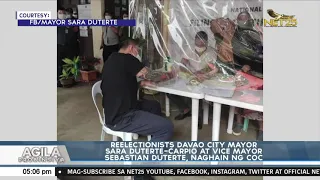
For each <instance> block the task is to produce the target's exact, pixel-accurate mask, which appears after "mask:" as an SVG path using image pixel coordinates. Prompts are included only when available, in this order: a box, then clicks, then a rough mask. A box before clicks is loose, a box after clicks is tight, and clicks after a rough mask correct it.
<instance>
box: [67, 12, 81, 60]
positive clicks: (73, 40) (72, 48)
mask: <svg viewBox="0 0 320 180" xmlns="http://www.w3.org/2000/svg"><path fill="white" fill-rule="evenodd" d="M66 19H72V20H75V19H76V18H75V17H73V9H72V8H68V9H66ZM66 32H67V34H66V42H67V45H66V46H67V57H68V58H70V59H73V58H74V57H77V56H78V55H79V51H80V49H79V27H77V26H68V27H66Z"/></svg>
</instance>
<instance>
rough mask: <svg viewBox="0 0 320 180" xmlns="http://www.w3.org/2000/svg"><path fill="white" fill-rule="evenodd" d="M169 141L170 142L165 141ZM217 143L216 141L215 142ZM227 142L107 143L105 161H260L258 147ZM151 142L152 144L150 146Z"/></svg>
mask: <svg viewBox="0 0 320 180" xmlns="http://www.w3.org/2000/svg"><path fill="white" fill-rule="evenodd" d="M168 143H170V142H168ZM217 143H218V144H217ZM236 144H237V143H233V142H228V143H226V144H223V142H176V143H174V144H152V142H149V143H148V142H146V143H143V144H140V145H139V144H136V143H135V144H119V145H115V144H113V143H112V144H111V147H110V148H106V150H105V160H106V161H262V160H263V154H262V149H261V148H258V147H257V146H253V145H251V146H250V145H247V143H245V144H243V145H242V146H241V145H240V143H239V146H237V145H236ZM153 145H154V146H153Z"/></svg>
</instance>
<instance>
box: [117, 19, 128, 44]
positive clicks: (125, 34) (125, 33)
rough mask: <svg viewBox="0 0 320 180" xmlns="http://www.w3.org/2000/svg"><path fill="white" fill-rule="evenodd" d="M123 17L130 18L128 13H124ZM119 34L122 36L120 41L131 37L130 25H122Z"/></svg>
mask: <svg viewBox="0 0 320 180" xmlns="http://www.w3.org/2000/svg"><path fill="white" fill-rule="evenodd" d="M122 17H123V20H127V19H128V14H127V13H124V14H123V16H122ZM119 36H120V42H123V41H124V40H126V39H127V38H128V37H129V28H128V26H121V27H120V29H119Z"/></svg>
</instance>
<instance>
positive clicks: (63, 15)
mask: <svg viewBox="0 0 320 180" xmlns="http://www.w3.org/2000/svg"><path fill="white" fill-rule="evenodd" d="M65 18H66V15H65V14H58V19H65Z"/></svg>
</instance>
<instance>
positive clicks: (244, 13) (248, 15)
mask: <svg viewBox="0 0 320 180" xmlns="http://www.w3.org/2000/svg"><path fill="white" fill-rule="evenodd" d="M240 16H247V17H248V19H252V17H251V14H250V13H249V12H248V11H243V12H241V13H239V14H238V16H237V20H238V19H239V18H240Z"/></svg>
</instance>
